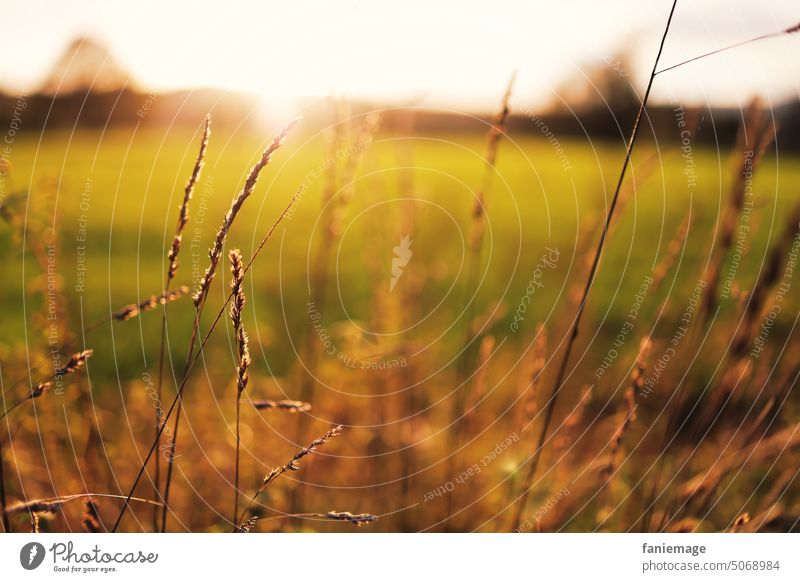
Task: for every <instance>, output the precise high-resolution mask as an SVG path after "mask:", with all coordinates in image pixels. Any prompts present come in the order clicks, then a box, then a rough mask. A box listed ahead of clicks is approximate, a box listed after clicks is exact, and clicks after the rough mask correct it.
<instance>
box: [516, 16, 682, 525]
mask: <svg viewBox="0 0 800 582" xmlns="http://www.w3.org/2000/svg"><path fill="white" fill-rule="evenodd" d="M677 4H678V0H673V2H672V8H671V9H670V11H669V17H668V18H667V24H666V26H665V27H664V34H663V35H662V37H661V44H660V45H659V47H658V53H657V54H656V59H655V62H654V63H653V69H652V72H651V73H650V79H649V81H648V82H647V89H646V90H645V92H644V98H643V99H642V103H641V105H640V106H639V112H638V113H637V114H636V120H635V121H634V123H633V129H632V130H631V136H630V139H629V140H628V146H627V148H626V150H625V159H624V160H623V162H622V169H621V170H620V173H619V179H618V180H617V187H616V188H615V189H614V196H613V197H612V199H611V204H610V205H609V207H608V213H607V214H606V220H605V222H604V223H603V231H602V232H601V233H600V240H599V241H598V243H597V249H596V250H595V253H594V259H593V260H592V267H591V269H590V270H589V276H588V278H587V279H586V286H585V287H584V290H583V295H582V297H581V302H580V304H579V305H578V311H577V313H576V314H575V319H574V320H573V322H572V327H571V330H570V336H569V339H568V341H567V347H566V349H565V350H564V356H563V357H562V359H561V364H560V366H559V368H558V375H557V376H556V380H555V383H554V384H553V390H552V392H551V393H550V398H549V400H548V403H547V410H546V411H545V417H544V424H542V430H541V431H540V433H539V439H538V441H537V443H536V450H535V451H534V453H533V456H532V457H531V460H530V464H529V466H528V473H527V475H526V478H525V485H524V490H523V492H522V496H521V497H520V500H519V504H518V506H517V510H516V512H515V514H514V521H513V524H512V529H514V530H515V529H518V528H519V525H520V523H521V520H522V514H523V513H524V511H525V505H526V503H527V501H528V495H530V490H531V487H532V486H533V480H534V478H535V477H536V469H537V467H538V465H539V459H540V457H541V454H542V448H543V447H544V443H545V440H546V439H547V434H548V432H549V430H550V424H551V422H552V420H553V411H554V410H555V406H556V402H557V400H558V395H559V394H560V393H561V388H562V387H563V384H564V377H565V375H566V372H567V365H568V364H569V359H570V356H571V355H572V348H573V347H574V346H575V340H576V339H577V337H578V328H579V325H580V322H581V318H582V317H583V312H584V310H585V308H586V303H587V300H588V298H589V292H590V291H591V289H592V283H594V278H595V275H596V273H597V267H598V265H599V263H600V257H601V255H602V254H603V249H604V248H605V243H606V238H607V236H608V229H609V227H610V226H611V220H612V219H613V217H614V210H615V209H616V207H617V202H618V200H619V193H620V190H621V189H622V183H623V181H624V180H625V174H626V173H627V171H628V166H629V165H630V161H631V154H632V153H633V147H634V145H635V143H636V137H637V136H638V135H639V126H640V124H641V121H642V116H643V115H644V112H645V109H646V108H647V101H648V100H649V98H650V91H651V89H652V88H653V81H654V80H655V78H656V71H657V70H658V61H659V59H660V58H661V53H662V51H663V50H664V43H665V42H666V40H667V34H668V33H669V28H670V25H671V24H672V16H673V15H674V14H675V7H676V6H677Z"/></svg>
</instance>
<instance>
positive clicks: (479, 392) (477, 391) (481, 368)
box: [464, 335, 495, 424]
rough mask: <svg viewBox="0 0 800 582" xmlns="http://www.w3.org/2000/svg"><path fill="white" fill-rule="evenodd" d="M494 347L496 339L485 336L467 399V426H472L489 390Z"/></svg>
mask: <svg viewBox="0 0 800 582" xmlns="http://www.w3.org/2000/svg"><path fill="white" fill-rule="evenodd" d="M494 346H495V339H494V336H493V335H485V336H483V338H482V339H481V345H480V347H479V348H478V369H477V370H476V371H475V376H474V377H473V379H472V391H471V392H470V394H469V396H468V397H467V403H466V412H465V413H464V420H465V422H466V423H467V424H470V423H471V422H472V420H473V419H474V418H475V415H476V411H475V409H476V408H477V407H478V404H479V403H480V401H481V400H482V399H483V397H484V396H485V395H486V392H487V390H488V381H487V376H488V374H489V359H490V358H491V356H492V352H493V351H494Z"/></svg>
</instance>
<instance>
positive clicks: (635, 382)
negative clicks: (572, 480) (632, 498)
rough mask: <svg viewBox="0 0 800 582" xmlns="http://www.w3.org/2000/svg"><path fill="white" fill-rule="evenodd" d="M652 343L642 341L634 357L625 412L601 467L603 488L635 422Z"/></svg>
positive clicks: (612, 471) (648, 340)
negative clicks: (605, 460) (606, 460)
mask: <svg viewBox="0 0 800 582" xmlns="http://www.w3.org/2000/svg"><path fill="white" fill-rule="evenodd" d="M651 345H652V342H651V341H650V338H649V337H648V338H645V339H643V340H642V343H641V346H640V348H639V355H638V356H637V357H636V364H634V367H633V372H631V381H630V385H629V386H628V389H627V390H626V391H625V410H623V411H622V413H621V415H622V422H620V424H619V426H618V427H617V429H616V430H615V431H614V434H613V435H612V436H611V442H610V447H609V453H608V459H609V460H608V464H607V465H606V466H604V467H603V469H602V471H601V476H602V479H603V486H605V485H607V484H608V482H609V481H610V480H611V477H612V476H613V474H614V458H615V457H616V455H617V453H618V452H619V450H620V448H621V447H622V439H623V438H624V437H625V434H626V433H627V432H628V429H629V428H630V425H631V423H632V422H633V421H634V420H636V409H637V408H638V406H639V405H638V400H639V395H640V394H641V393H642V388H643V387H644V381H645V372H646V370H647V357H648V355H649V354H650V346H651Z"/></svg>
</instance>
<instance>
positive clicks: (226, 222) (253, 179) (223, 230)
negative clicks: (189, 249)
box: [192, 119, 300, 308]
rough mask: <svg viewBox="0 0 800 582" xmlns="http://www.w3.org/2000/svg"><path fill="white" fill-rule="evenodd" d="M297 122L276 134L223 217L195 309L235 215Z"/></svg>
mask: <svg viewBox="0 0 800 582" xmlns="http://www.w3.org/2000/svg"><path fill="white" fill-rule="evenodd" d="M299 121H300V120H299V119H294V120H292V121H290V122H289V123H288V124H286V125H285V126H284V127H283V128H282V129H281V130H280V131H279V132H278V134H277V135H276V136H275V138H274V139H273V140H272V143H270V145H269V146H268V147H267V149H266V150H264V153H263V154H262V155H261V159H259V161H258V162H256V165H255V166H253V168H252V169H251V170H250V173H249V174H248V175H247V179H246V180H245V183H244V187H243V188H242V190H241V191H240V192H239V194H238V195H237V196H236V198H234V199H233V202H232V203H231V207H230V209H229V210H228V212H227V214H226V215H225V218H224V219H223V221H222V225H221V226H220V227H219V230H218V231H217V236H216V238H215V239H214V244H213V245H212V246H211V250H210V251H209V252H208V257H209V260H210V262H209V265H208V268H207V269H206V272H205V273H204V274H203V277H202V279H200V283H199V284H198V288H197V291H195V293H194V295H193V296H192V300H193V301H194V304H195V307H197V308H200V306H201V305H202V303H203V301H204V300H205V298H206V296H207V295H208V290H209V287H210V286H211V282H212V281H213V280H214V275H215V274H216V272H217V267H218V266H219V260H220V258H221V256H222V247H223V246H224V245H225V239H226V238H227V236H228V231H230V229H231V226H232V225H233V221H234V220H235V219H236V215H237V214H239V211H240V210H241V209H242V205H244V202H245V200H247V199H248V198H249V197H250V195H251V194H252V193H253V190H254V189H255V187H256V183H257V182H258V176H259V174H260V173H261V170H263V169H264V167H265V166H266V165H267V164H269V162H270V160H272V156H273V154H274V153H275V151H276V150H277V149H278V148H280V147H281V146H282V145H283V142H284V140H285V139H286V137H287V136H288V135H289V132H291V131H292V129H293V128H294V126H295V125H297V123H298V122H299Z"/></svg>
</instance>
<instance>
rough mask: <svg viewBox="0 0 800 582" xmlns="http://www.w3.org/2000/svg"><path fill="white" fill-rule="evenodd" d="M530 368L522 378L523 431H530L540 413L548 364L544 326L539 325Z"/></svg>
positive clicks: (531, 354)
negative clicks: (545, 370)
mask: <svg viewBox="0 0 800 582" xmlns="http://www.w3.org/2000/svg"><path fill="white" fill-rule="evenodd" d="M529 361H530V367H529V369H528V370H527V371H526V373H525V374H523V375H521V376H520V378H521V379H522V382H520V390H519V393H520V397H521V399H522V406H521V407H520V411H521V415H522V420H521V422H520V425H521V426H522V430H523V431H525V430H528V428H529V427H530V425H531V423H532V422H533V419H534V418H535V417H536V412H537V411H538V404H537V402H536V401H537V398H538V395H539V384H540V380H541V377H542V372H544V368H545V365H546V364H547V333H546V331H545V328H544V324H541V323H540V324H539V325H538V326H537V328H536V336H535V338H534V340H533V348H532V349H531V353H530V358H529Z"/></svg>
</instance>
